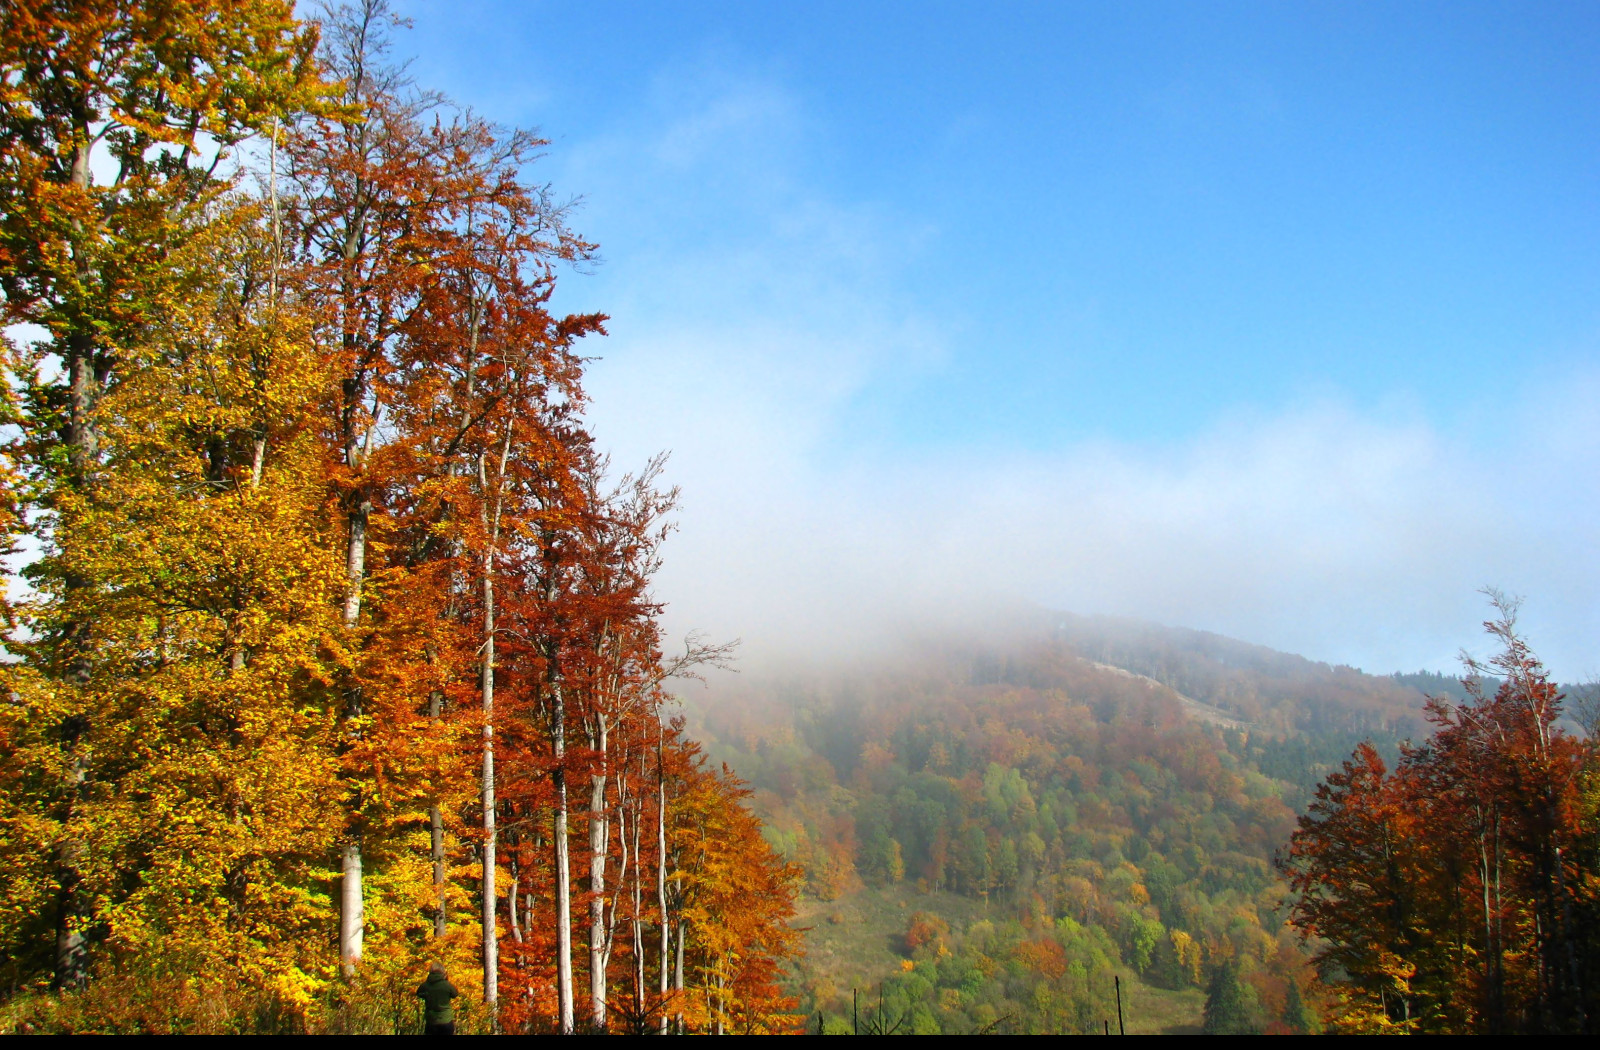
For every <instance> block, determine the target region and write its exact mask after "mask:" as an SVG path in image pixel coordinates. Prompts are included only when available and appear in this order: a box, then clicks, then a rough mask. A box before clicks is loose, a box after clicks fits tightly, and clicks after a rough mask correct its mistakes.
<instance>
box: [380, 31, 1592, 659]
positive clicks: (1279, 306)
mask: <svg viewBox="0 0 1600 1050" xmlns="http://www.w3.org/2000/svg"><path fill="white" fill-rule="evenodd" d="M863 8H864V9H863ZM402 10H403V11H405V13H407V14H408V15H410V16H411V17H412V18H413V20H414V22H415V29H414V30H413V31H412V32H410V33H407V34H405V35H404V37H403V38H402V40H401V41H400V47H401V49H402V50H410V51H414V52H415V53H416V54H417V56H418V57H417V64H416V67H415V69H416V72H417V74H418V77H419V79H420V80H422V81H423V82H424V83H426V84H428V85H430V86H436V87H439V88H441V89H443V90H445V91H447V92H449V93H450V94H451V95H453V96H454V97H455V98H456V99H457V100H459V101H460V102H462V103H465V104H469V105H471V106H472V107H474V108H475V109H478V110H479V111H481V112H483V113H485V114H487V115H489V116H491V117H493V118H495V119H497V120H500V121H504V122H507V123H516V124H522V125H530V124H531V125H537V126H539V127H540V128H541V129H542V130H543V132H544V133H545V135H546V136H547V137H548V138H550V139H551V140H552V144H551V147H550V150H549V153H548V156H547V157H546V159H545V160H544V161H543V162H541V164H540V165H539V167H538V169H537V170H536V171H535V172H534V173H533V174H534V175H535V177H537V178H540V179H543V180H548V181H551V182H553V183H554V184H555V186H556V188H557V189H558V191H560V192H564V193H569V194H581V195H583V196H584V198H585V203H584V206H583V208H582V210H581V211H580V212H579V213H578V215H577V224H578V225H579V227H580V228H581V229H583V230H584V231H585V232H586V233H588V234H590V235H591V236H593V237H594V238H595V239H597V240H599V241H600V242H601V244H602V251H603V254H604V257H605V262H604V264H603V265H602V266H600V267H598V268H597V269H596V271H595V272H594V273H593V274H592V275H588V276H580V275H573V276H572V277H570V278H568V279H567V280H566V281H565V283H564V287H563V290H562V292H561V296H562V302H563V304H564V305H565V306H567V307H569V308H574V309H577V308H584V309H590V308H599V309H604V310H605V311H606V312H608V313H610V314H612V315H613V317H614V318H615V320H614V322H613V325H612V332H613V335H612V338H611V339H609V340H608V341H607V342H606V345H604V346H603V347H597V348H596V349H597V351H598V352H599V353H601V354H602V355H603V357H604V359H603V360H602V361H600V362H598V363H597V364H596V366H595V370H594V375H593V380H592V385H593V389H594V392H595V395H596V400H595V407H594V411H593V414H594V419H595V424H596V429H597V430H598V431H599V432H600V433H601V435H602V437H603V438H605V439H606V440H607V441H609V442H611V443H612V445H613V447H614V448H615V449H616V451H617V454H618V457H619V460H625V461H630V462H631V461H636V460H637V459H639V458H641V457H642V456H643V455H645V454H647V453H648V452H649V451H651V450H653V449H655V448H659V447H667V448H671V449H673V451H674V461H673V470H674V478H675V480H678V481H680V482H681V483H682V484H683V485H684V489H685V501H684V510H683V531H682V534H681V536H680V537H679V538H678V539H677V540H675V541H674V547H673V549H671V550H670V551H669V558H670V559H671V560H670V561H669V567H668V570H667V571H666V573H665V574H664V576H663V578H662V589H663V596H664V597H666V598H667V599H668V600H669V601H670V602H672V604H673V609H674V612H673V616H674V617H675V625H676V626H682V627H688V626H703V627H708V628H710V629H712V630H713V631H715V632H718V633H721V634H725V635H742V636H745V637H746V638H747V639H748V640H749V642H750V644H751V645H752V646H754V647H755V649H756V650H758V651H759V650H760V649H761V647H762V646H767V647H768V648H771V649H773V650H778V649H782V648H784V647H785V646H786V645H788V646H795V645H799V646H801V647H802V648H804V647H813V648H814V647H815V646H818V645H828V646H834V645H838V644H840V643H841V641H842V640H843V639H845V638H846V637H848V638H851V639H856V640H860V639H863V638H870V637H873V636H874V632H882V631H887V630H891V626H890V625H893V627H892V629H894V630H898V629H901V628H902V627H903V626H904V624H905V623H907V622H911V621H917V622H921V621H925V620H928V619H929V617H930V616H931V615H932V614H931V613H930V610H934V609H940V610H953V609H955V608H958V607H959V608H968V609H970V608H978V607H983V606H984V603H986V602H991V601H999V600H1003V599H1005V598H1008V597H1019V598H1024V599H1026V600H1030V601H1037V602H1042V603H1045V604H1050V605H1055V606H1059V607H1065V608H1073V609H1077V610H1079V611H1084V612H1097V611H1103V612H1113V613H1122V614H1128V615H1140V616H1148V617H1150V618H1154V619H1158V620H1164V621H1167V622H1176V623H1185V624H1188V625H1192V626H1198V627H1205V628H1210V629H1215V630H1221V631H1225V632H1227V633H1231V634H1236V635H1239V636H1242V637H1246V638H1248V639H1250V640H1254V641H1260V642H1263V643H1266V644H1271V645H1276V646H1279V647H1282V648H1289V649H1293V650H1296V651H1301V652H1305V653H1306V654H1307V655H1311V656H1314V657H1318V658H1323V659H1331V660H1345V661H1349V662H1354V663H1357V664H1359V665H1361V666H1365V667H1368V668H1369V669H1374V670H1387V669H1392V668H1397V667H1407V668H1410V667H1414V666H1418V665H1421V664H1428V665H1430V666H1436V667H1437V666H1445V665H1446V663H1447V662H1448V661H1449V659H1450V657H1451V656H1452V654H1453V653H1454V651H1455V650H1456V648H1458V647H1460V646H1463V645H1466V646H1470V647H1476V644H1477V639H1476V637H1475V635H1474V631H1475V627H1476V623H1477V621H1478V620H1479V619H1481V616H1480V615H1479V608H1480V601H1481V600H1480V599H1479V598H1478V597H1477V595H1476V594H1475V593H1474V590H1475V588H1477V587H1479V586H1482V585H1483V584H1496V585H1499V586H1503V587H1505V588H1507V589H1509V590H1512V591H1516V592H1520V593H1523V594H1526V595H1527V597H1528V599H1529V603H1528V624H1529V627H1530V630H1531V631H1533V633H1534V636H1535V637H1534V640H1535V642H1536V643H1541V642H1542V647H1543V648H1544V650H1545V651H1546V653H1547V654H1548V655H1549V656H1550V657H1551V660H1552V662H1553V663H1554V664H1555V665H1556V668H1557V670H1558V671H1561V672H1562V673H1564V674H1566V675H1568V676H1578V675H1582V674H1587V673H1590V672H1593V671H1597V670H1600V649H1597V647H1596V646H1595V644H1594V643H1595V641H1596V640H1597V639H1596V631H1597V630H1600V604H1597V601H1596V597H1595V596H1596V594H1597V593H1600V590H1597V588H1600V558H1597V556H1596V554H1595V553H1594V547H1595V544H1594V542H1593V541H1594V536H1595V528H1594V525H1593V522H1594V521H1595V520H1596V519H1595V515H1594V512H1595V511H1597V510H1600V499H1597V495H1596V493H1597V487H1600V486H1597V483H1600V469H1597V467H1600V455H1597V451H1596V448H1597V438H1600V418H1597V409H1596V407H1595V405H1596V401H1595V395H1596V394H1600V369H1597V367H1596V364H1597V362H1600V355H1597V353H1596V351H1597V349H1600V252H1597V251H1596V249H1597V248H1600V133H1597V132H1596V128H1600V120H1597V118H1600V63H1596V62H1595V61H1594V55H1595V54H1597V53H1600V7H1597V6H1595V5H1593V4H1587V5H1580V4H1547V5H1542V6H1535V5H1509V4H1507V5H1473V4H1463V3H1452V4H1417V3H1412V4H1404V5H1401V4H1354V3H1341V4H1284V3H1274V4H1258V5H1224V4H1205V5H1201V4H1142V5H1140V4H1122V5H1113V4H1093V5H1090V4H1044V3H1039V4H994V3H987V4H935V3H881V4H869V5H860V4H827V3H808V4H777V3H748V2H747V3H739V4H671V5H667V4H661V5H648V4H640V3H629V4H608V3H592V2H591V3H584V4H554V3H504V4H494V3H477V4H460V3H451V4H443V3H410V4H404V5H402ZM802 640H803V641H802ZM1590 653H1596V654H1597V655H1596V656H1595V657H1593V658H1591V657H1590V655H1589V654H1590Z"/></svg>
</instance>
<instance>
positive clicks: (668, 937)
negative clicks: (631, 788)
mask: <svg viewBox="0 0 1600 1050" xmlns="http://www.w3.org/2000/svg"><path fill="white" fill-rule="evenodd" d="M665 751H666V749H665V748H664V747H663V746H662V730H661V723H660V722H659V721H657V722H656V907H657V908H658V909H660V913H661V1034H662V1035H666V1034H667V991H668V976H667V975H668V971H669V970H670V969H671V959H672V955H671V944H672V926H671V924H670V923H669V922H668V919H667V773H666V769H665V767H664V766H663V764H662V763H663V761H664V759H665Z"/></svg>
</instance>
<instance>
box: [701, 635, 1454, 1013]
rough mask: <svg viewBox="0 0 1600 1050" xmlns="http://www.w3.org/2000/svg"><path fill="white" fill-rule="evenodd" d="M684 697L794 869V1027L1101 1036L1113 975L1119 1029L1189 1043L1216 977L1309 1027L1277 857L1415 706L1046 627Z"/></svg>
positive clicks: (1282, 662)
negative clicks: (1370, 742)
mask: <svg viewBox="0 0 1600 1050" xmlns="http://www.w3.org/2000/svg"><path fill="white" fill-rule="evenodd" d="M1163 683H1168V684H1163ZM1169 685H1171V686H1177V687H1179V688H1180V689H1182V690H1184V691H1183V692H1181V693H1180V692H1178V691H1176V690H1175V689H1174V688H1170V687H1169ZM686 695H687V697H688V703H689V704H690V708H691V711H692V712H693V719H694V724H695V725H696V726H698V727H703V732H704V734H705V737H706V739H707V740H708V741H710V743H709V745H708V746H709V747H710V753H711V754H712V755H713V756H715V757H717V758H719V759H724V760H727V761H729V762H730V763H732V764H733V765H735V766H736V767H737V768H738V769H739V770H740V771H741V773H742V774H743V775H744V776H745V777H746V778H748V779H749V780H750V782H751V785H752V787H753V789H754V790H755V803H756V806H757V810H758V812H759V813H760V814H761V815H762V816H763V818H764V819H765V820H766V821H767V824H768V828H767V834H768V837H769V840H770V841H772V842H773V844H774V845H776V846H777V847H778V848H779V849H780V850H781V851H782V852H783V853H784V855H785V856H787V857H789V858H791V859H793V860H795V861H797V862H798V863H799V864H800V865H801V866H802V867H803V868H804V870H805V873H806V879H807V891H808V895H809V897H810V898H811V902H810V904H809V905H808V906H807V908H806V909H805V916H806V921H807V922H808V923H809V924H810V925H811V929H810V931H809V932H808V934H807V937H808V943H809V946H810V951H809V953H808V958H807V960H806V961H805V962H804V963H802V964H801V965H800V967H799V968H798V970H797V971H796V975H795V989H796V991H797V993H798V994H800V996H801V997H802V1000H803V1006H804V1008H805V1009H806V1010H807V1011H808V1012H809V1017H810V1022H809V1023H810V1024H811V1025H812V1026H813V1028H814V1027H815V1025H816V1024H817V1023H818V1014H819V1013H820V1014H821V1015H822V1023H823V1025H824V1026H825V1027H829V1028H833V1029H841V1028H842V1029H848V1028H850V1027H852V1026H854V1025H856V1024H857V1023H860V1024H863V1025H866V1024H869V1023H870V1024H872V1025H878V1024H880V1023H881V1024H882V1025H884V1026H885V1027H894V1026H895V1025H896V1024H898V1025H900V1030H902V1031H917V1032H936V1031H943V1032H969V1031H976V1030H983V1029H988V1028H994V1029H996V1030H1005V1031H1017V1032H1025V1031H1032V1032H1054V1031H1078V1032H1098V1031H1101V1030H1103V1028H1104V1026H1105V1024H1106V1022H1107V1021H1108V1020H1109V1022H1110V1024H1111V1025H1112V1027H1113V1029H1114V1028H1115V1026H1116V1023H1117V1013H1116V1002H1115V992H1116V986H1115V983H1114V978H1116V977H1118V976H1119V975H1120V977H1121V980H1122V985H1123V990H1124V993H1125V996H1124V998H1125V1000H1126V1001H1125V1003H1124V1008H1125V1009H1124V1012H1125V1014H1126V1015H1127V1017H1126V1020H1127V1021H1128V1023H1131V1024H1132V1025H1133V1030H1136V1031H1151V1030H1163V1029H1169V1028H1170V1029H1174V1030H1182V1029H1185V1028H1195V1027H1198V1026H1199V1025H1201V1023H1202V1009H1203V1004H1204V1003H1205V1001H1206V992H1207V991H1208V989H1209V990H1211V991H1217V989H1216V988H1213V987H1212V986H1213V985H1215V984H1216V983H1217V982H1222V983H1223V984H1224V985H1228V986H1229V987H1232V988H1234V989H1235V990H1236V991H1237V995H1234V996H1233V999H1234V1000H1237V1009H1236V1010H1235V1012H1236V1013H1237V1014H1239V1016H1240V1017H1242V1018H1243V1023H1244V1024H1245V1025H1246V1026H1247V1027H1254V1028H1258V1029H1263V1030H1268V1029H1270V1030H1305V1029H1308V1028H1311V1027H1314V1025H1315V1022H1314V1020H1313V1014H1312V1012H1311V1003H1310V996H1311V994H1312V985H1313V971H1312V969H1311V967H1310V966H1309V965H1308V955H1307V952H1306V949H1305V948H1304V947H1303V946H1302V944H1301V941H1300V938H1299V936H1298V934H1297V933H1295V932H1294V931H1293V930H1291V929H1289V928H1288V927H1286V926H1285V920H1286V919H1287V918H1288V916H1289V899H1288V896H1287V891H1288V886H1287V884H1286V882H1285V880H1284V879H1283V877H1282V876H1281V875H1280V874H1279V873H1278V871H1277V870H1276V868H1275V867H1274V859H1275V857H1276V856H1277V854H1278V853H1279V851H1280V850H1282V849H1283V848H1284V846H1285V844H1286V843H1287V842H1288V838H1289V835H1290V833H1291V832H1292V831H1293V829H1294V826H1295V818H1296V814H1297V812H1298V811H1299V810H1300V809H1301V808H1302V807H1303V806H1304V804H1305V803H1306V802H1307V801H1308V800H1309V798H1310V797H1311V792H1312V790H1313V788H1314V787H1315V785H1316V784H1317V783H1318V781H1319V780H1320V779H1321V778H1322V777H1324V776H1326V775H1327V774H1328V773H1330V772H1332V771H1334V770H1336V769H1337V768H1338V767H1339V763H1340V762H1341V761H1342V760H1343V759H1344V758H1345V757H1347V756H1348V755H1349V753H1350V751H1351V749H1352V747H1354V745H1355V744H1356V742H1357V741H1359V740H1360V739H1362V738H1363V737H1366V736H1373V737H1375V738H1376V739H1377V740H1379V741H1380V743H1382V745H1383V747H1384V749H1385V750H1387V751H1388V752H1389V753H1391V754H1393V753H1394V752H1395V748H1396V744H1397V741H1398V737H1399V735H1401V734H1408V733H1410V732H1412V731H1414V730H1416V729H1419V728H1420V727H1421V725H1422V722H1421V713H1422V708H1423V703H1424V698H1423V696H1422V695H1421V694H1420V693H1418V692H1416V691H1414V690H1411V689H1408V688H1406V687H1404V686H1402V685H1399V684H1397V683H1396V682H1395V681H1393V680H1392V679H1389V678H1383V677H1376V676H1371V675H1364V674H1361V673H1359V672H1357V671H1354V670H1352V669H1349V668H1331V667H1327V666H1325V665H1319V664H1315V663H1312V662H1311V661H1307V660H1303V659H1300V658H1298V657H1292V656H1287V655H1285V654H1281V653H1275V652H1272V651H1271V650H1267V649H1263V648H1261V647H1258V646H1249V645H1245V644H1243V643H1239V642H1234V641H1232V640H1229V639H1225V638H1220V637H1217V636H1215V635H1206V634H1203V633H1201V632H1193V631H1179V630H1172V629H1167V628H1160V627H1156V626H1154V625H1148V624H1138V623H1132V622H1126V621H1114V620H1087V619H1076V618H1066V617H1052V618H1051V619H1050V620H1049V621H1047V622H1045V623H1043V624H1042V625H1036V627H1035V633H1034V636H1033V637H1032V638H1031V639H1029V638H1026V637H1024V638H1019V639H1018V640H1016V641H1015V642H1014V643H1013V644H1011V645H1009V646H1000V645H994V644H987V645H982V644H977V643H970V642H961V641H956V642H953V643H949V644H943V645H931V644H930V645H927V646H924V647H922V648H920V649H918V650H916V651H914V652H909V653H907V654H906V655H905V656H904V658H903V659H901V660H899V661H896V662H892V663H886V664H880V665H875V666H874V665H864V666H859V667H856V668H853V669H841V670H836V671H833V672H818V673H801V672H795V673H792V674H790V675H788V676H757V675H755V674H752V675H750V676H748V677H741V678H739V679H734V680H729V679H727V678H722V679H719V681H718V683H717V685H716V687H715V688H714V689H712V690H710V691H709V692H706V693H703V694H702V693H697V692H696V691H694V690H690V691H688V692H687V693H686ZM884 916H890V917H891V918H889V919H888V920H887V921H886V920H885V918H884ZM1229 982H1232V984H1231V985H1230V984H1229ZM853 988H854V989H856V990H858V991H859V992H860V993H861V995H862V996H863V998H862V999H861V1003H862V1004H864V1005H862V1006H860V1007H859V1008H858V1007H857V1006H855V1005H854V1004H853V1003H852V989H853ZM880 994H881V996H882V1007H881V1009H882V1014H883V1016H882V1018H881V1020H880V1016H879V1013H878V1011H879V1009H880V1007H879V995H880ZM1212 998H1214V999H1215V998H1216V996H1215V995H1213V996H1212ZM1223 998H1224V999H1228V996H1227V995H1224V996H1223ZM1230 1001H1232V1000H1230ZM861 1010H867V1011H868V1015H867V1016H868V1020H867V1021H858V1017H859V1016H862V1015H861V1014H860V1011H861ZM1235 1020H1238V1018H1235ZM1218 1023H1221V1022H1220V1021H1219V1022H1218Z"/></svg>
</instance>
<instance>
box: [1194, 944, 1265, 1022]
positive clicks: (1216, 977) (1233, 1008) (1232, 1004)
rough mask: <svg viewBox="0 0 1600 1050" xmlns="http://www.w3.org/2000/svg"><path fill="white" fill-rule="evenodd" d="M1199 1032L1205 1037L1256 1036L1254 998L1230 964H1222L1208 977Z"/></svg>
mask: <svg viewBox="0 0 1600 1050" xmlns="http://www.w3.org/2000/svg"><path fill="white" fill-rule="evenodd" d="M1202 1031H1203V1032H1204V1033H1205V1034H1206V1035H1259V1034H1260V1032H1261V1025H1260V1023H1259V1022H1258V1020H1257V1017H1256V997H1255V995H1254V994H1253V993H1252V992H1251V990H1250V989H1249V988H1247V987H1246V986H1245V985H1244V983H1243V982H1241V981H1240V980H1239V970H1238V967H1236V966H1235V965H1234V964H1233V963H1231V962H1227V963H1223V964H1222V965H1221V966H1219V967H1217V970H1216V972H1215V973H1213V974H1212V975H1211V984H1210V985H1209V986H1208V987H1207V988H1206V1014H1205V1024H1204V1027H1203V1028H1202Z"/></svg>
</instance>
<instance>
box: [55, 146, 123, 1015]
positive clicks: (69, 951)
mask: <svg viewBox="0 0 1600 1050" xmlns="http://www.w3.org/2000/svg"><path fill="white" fill-rule="evenodd" d="M77 130H78V146H77V147H76V149H75V150H74V151H73V157H72V175H71V183H72V185H73V186H74V187H75V188H76V189H77V190H78V191H79V192H81V193H82V194H84V195H85V196H87V195H88V194H89V192H90V188H91V186H90V183H91V181H92V175H91V169H90V167H89V154H90V149H91V145H90V143H91V142H92V139H91V137H90V134H89V127H88V125H87V124H84V125H82V126H80V127H79V128H78V129H77ZM73 232H74V233H75V234H76V235H77V236H78V237H80V238H82V237H84V236H85V234H86V232H87V231H86V230H85V229H84V228H83V225H82V223H81V222H80V221H79V220H76V219H75V220H73ZM89 258H90V253H89V252H88V251H82V252H81V254H80V255H79V259H78V262H77V271H78V277H79V279H80V280H81V281H83V282H84V284H87V283H88V281H89V279H90V278H91V276H92V269H91V267H90V264H89ZM65 344H66V346H65V349H66V354H65V357H66V362H65V363H66V367H67V426H66V434H65V438H66V446H67V465H68V468H69V474H68V479H69V484H71V485H72V486H73V487H75V488H79V489H83V488H86V487H87V486H88V484H89V480H90V474H91V468H92V467H93V465H94V462H95V460H96V458H97V457H98V455H99V450H100V440H99V430H98V428H97V427H96V426H95V424H94V419H93V411H94V406H95V403H96V401H97V400H98V399H99V393H100V387H101V385H102V383H103V382H104V380H105V379H106V378H107V377H108V375H109V370H108V369H107V368H106V367H105V366H104V364H103V361H102V360H100V359H103V357H104V355H103V354H100V353H97V347H96V342H95V338H94V335H93V333H92V332H74V333H72V334H71V335H69V336H68V337H67V338H66V340H65ZM62 585H63V587H64V588H65V590H66V591H67V594H68V596H69V597H70V595H71V594H73V593H75V592H77V591H81V590H82V589H83V588H84V587H85V586H87V581H85V580H82V579H80V578H79V577H78V576H77V575H75V574H72V573H68V574H67V576H66V577H65V578H64V579H63V580H62ZM64 627H65V630H64V631H63V638H62V641H63V642H64V646H63V648H64V649H65V653H64V655H65V657H66V661H65V670H66V677H67V679H68V680H69V681H71V682H72V683H73V684H75V685H77V686H79V687H82V686H87V685H88V684H89V675H90V669H89V662H88V660H87V659H86V656H85V651H84V650H85V648H86V646H87V642H88V640H87V638H86V637H85V634H86V633H87V631H86V628H87V625H86V624H82V623H78V622H76V621H69V622H68V623H66V624H65V625H64ZM88 729H89V723H88V717H87V715H86V714H80V715H73V716H71V717H69V718H68V719H66V721H65V722H64V723H63V725H62V727H61V750H62V752H63V755H64V757H65V758H66V762H65V766H66V770H67V775H66V777H65V778H64V782H63V783H62V785H61V798H62V805H61V806H60V808H59V810H58V813H59V814H60V818H61V819H60V825H61V828H62V837H61V839H60V840H59V841H58V842H57V843H56V847H55V869H56V871H55V883H56V951H55V968H54V970H55V972H54V975H53V980H52V983H53V985H54V987H56V988H57V989H66V988H81V987H83V985H84V984H86V983H87V982H88V979H89V952H88V944H87V942H86V940H85V938H84V932H83V931H84V929H85V927H87V926H88V925H89V920H90V913H89V907H88V901H87V900H85V899H84V895H83V892H82V884H83V872H82V870H81V867H80V866H81V864H82V863H83V855H84V845H83V843H82V842H80V841H79V840H78V839H77V837H76V830H75V829H74V827H73V824H74V822H75V818H76V816H77V813H78V803H79V801H80V800H81V799H82V797H83V793H84V790H85V788H86V787H87V784H88V779H89V767H88V756H87V755H86V754H85V753H84V749H83V747H82V742H83V737H84V736H85V735H86V733H87V732H88Z"/></svg>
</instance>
